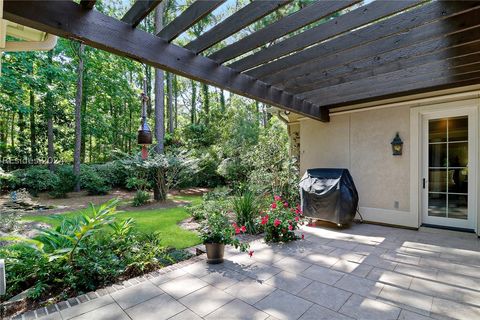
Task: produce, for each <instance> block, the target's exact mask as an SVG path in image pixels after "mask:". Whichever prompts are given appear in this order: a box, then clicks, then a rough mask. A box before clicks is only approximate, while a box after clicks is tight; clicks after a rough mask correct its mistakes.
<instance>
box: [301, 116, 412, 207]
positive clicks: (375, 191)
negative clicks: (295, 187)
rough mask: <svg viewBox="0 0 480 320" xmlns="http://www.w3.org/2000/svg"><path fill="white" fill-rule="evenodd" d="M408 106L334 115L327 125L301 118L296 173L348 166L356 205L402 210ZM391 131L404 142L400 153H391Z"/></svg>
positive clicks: (406, 196) (406, 171) (406, 195)
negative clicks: (310, 169)
mask: <svg viewBox="0 0 480 320" xmlns="http://www.w3.org/2000/svg"><path fill="white" fill-rule="evenodd" d="M409 110H410V108H409V107H400V108H393V109H379V110H370V111H365V112H357V113H350V114H343V115H338V116H335V115H334V116H332V117H331V121H330V123H320V122H318V121H315V120H307V119H305V120H302V121H301V129H300V131H301V134H300V137H301V138H300V145H301V161H300V163H301V171H302V174H303V172H305V170H306V169H308V168H315V167H327V168H348V169H349V170H350V173H351V174H352V176H353V178H354V181H355V185H356V186H357V189H358V192H359V196H360V204H359V205H360V207H369V208H380V209H387V210H401V211H408V210H409V201H410V200H409V199H410V181H409V166H410V158H409V157H410V155H409V146H408V141H409V128H410V111H409ZM397 131H398V132H399V133H400V137H401V138H402V140H404V152H403V155H402V156H393V155H392V149H391V145H390V142H391V141H392V139H393V137H394V136H395V134H396V132H397ZM396 202H397V204H398V207H396V205H395V204H396Z"/></svg>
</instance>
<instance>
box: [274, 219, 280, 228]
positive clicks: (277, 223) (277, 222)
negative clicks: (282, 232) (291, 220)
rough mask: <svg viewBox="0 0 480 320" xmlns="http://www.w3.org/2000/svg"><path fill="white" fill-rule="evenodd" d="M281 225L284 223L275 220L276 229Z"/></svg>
mask: <svg viewBox="0 0 480 320" xmlns="http://www.w3.org/2000/svg"><path fill="white" fill-rule="evenodd" d="M280 224H282V221H280V220H278V219H275V221H274V222H273V225H274V226H275V227H278V226H279V225H280Z"/></svg>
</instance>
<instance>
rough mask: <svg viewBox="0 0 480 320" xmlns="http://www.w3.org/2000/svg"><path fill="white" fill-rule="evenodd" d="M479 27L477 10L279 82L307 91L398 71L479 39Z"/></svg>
mask: <svg viewBox="0 0 480 320" xmlns="http://www.w3.org/2000/svg"><path fill="white" fill-rule="evenodd" d="M479 27H480V8H478V9H476V10H473V11H469V12H466V13H463V14H460V15H456V16H453V17H450V18H448V19H446V20H438V21H435V22H432V23H429V24H427V25H422V26H420V27H417V28H413V29H410V30H408V31H407V32H404V33H401V34H399V35H396V36H392V37H388V38H383V39H379V40H376V41H373V42H370V43H368V44H366V45H364V46H360V47H357V48H356V49H355V50H349V51H345V52H341V53H339V54H337V55H334V56H328V57H325V58H324V59H322V60H321V61H315V62H312V63H311V64H310V66H309V67H310V68H309V69H310V73H308V74H305V75H301V76H300V77H293V76H292V77H290V79H288V80H286V81H283V82H281V83H282V87H286V88H291V87H293V86H294V87H305V88H306V90H308V88H309V87H310V88H314V87H318V86H319V85H320V84H319V83H318V82H320V81H322V80H325V79H326V78H330V79H331V78H335V77H342V78H345V77H347V78H348V77H351V76H353V75H354V74H355V73H357V72H363V71H364V70H365V69H369V70H377V68H378V67H379V66H381V65H384V64H388V63H396V64H397V68H398V69H401V68H403V67H404V65H405V63H407V62H409V61H410V60H411V59H415V57H417V56H422V55H428V54H431V53H433V52H435V51H437V50H445V49H447V48H449V47H455V46H458V45H461V44H464V43H468V42H471V41H476V40H478V33H479V32H480V28H479ZM372 53H374V54H375V55H372ZM458 53H459V52H458ZM452 54H454V55H455V54H456V53H455V52H453V53H452ZM398 69H397V70H398ZM346 73H348V74H346ZM275 83H276V81H273V84H275Z"/></svg>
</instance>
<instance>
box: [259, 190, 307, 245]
mask: <svg viewBox="0 0 480 320" xmlns="http://www.w3.org/2000/svg"><path fill="white" fill-rule="evenodd" d="M258 224H259V225H260V226H261V227H263V229H264V231H265V241H266V242H288V241H292V240H296V239H298V237H297V235H296V234H295V230H297V229H298V226H299V225H300V224H303V215H302V211H301V210H300V208H299V206H298V205H297V207H290V205H289V203H288V202H286V201H285V200H282V198H281V197H280V196H274V201H273V202H272V203H271V204H270V207H269V208H268V210H266V212H264V213H263V214H262V216H261V217H260V218H259V219H258Z"/></svg>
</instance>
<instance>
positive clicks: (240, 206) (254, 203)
mask: <svg viewBox="0 0 480 320" xmlns="http://www.w3.org/2000/svg"><path fill="white" fill-rule="evenodd" d="M232 204H233V211H234V212H235V215H236V219H237V223H238V224H239V225H244V226H245V227H246V228H247V232H248V233H250V234H256V233H258V226H257V221H256V220H257V218H258V215H259V205H258V200H257V197H256V196H255V194H254V193H253V192H252V191H250V190H245V191H244V192H243V193H242V194H241V195H238V196H236V197H234V198H233V200H232Z"/></svg>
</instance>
